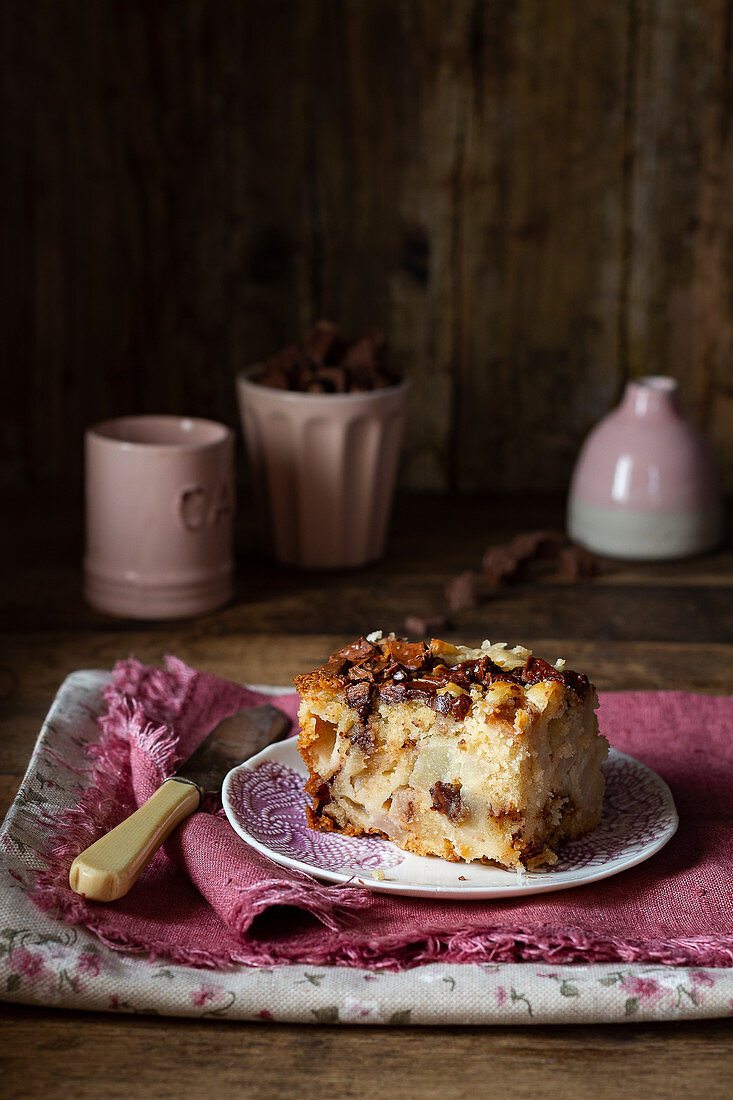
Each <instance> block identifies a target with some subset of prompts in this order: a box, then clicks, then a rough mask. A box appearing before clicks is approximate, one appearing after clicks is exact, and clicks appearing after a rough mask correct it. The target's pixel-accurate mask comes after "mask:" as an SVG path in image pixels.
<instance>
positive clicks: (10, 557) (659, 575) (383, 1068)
mask: <svg viewBox="0 0 733 1100" xmlns="http://www.w3.org/2000/svg"><path fill="white" fill-rule="evenodd" d="M62 499H63V498H62ZM4 503H5V508H4V512H3V514H4V515H5V516H9V515H12V516H15V517H17V522H16V523H15V525H14V529H13V533H14V536H15V537H14V540H13V542H12V545H11V546H9V547H6V548H5V551H4V565H5V567H6V568H7V574H6V581H7V584H6V593H5V602H6V606H5V609H4V611H3V612H2V613H1V617H0V624H1V625H2V628H3V630H4V633H3V640H2V647H3V649H2V653H1V654H0V754H1V756H0V807H1V808H2V812H3V813H4V812H5V809H6V808H7V806H8V804H9V803H10V801H11V799H12V797H13V795H14V794H15V792H16V790H17V787H18V784H19V781H20V779H21V776H22V774H23V772H24V770H25V766H26V763H27V760H28V757H29V755H30V752H31V749H32V746H33V743H34V740H35V738H36V736H37V733H38V730H39V727H40V723H41V720H42V718H43V716H44V714H45V712H46V710H47V709H48V706H49V704H50V702H51V699H52V697H53V694H54V692H55V691H56V688H57V687H58V685H59V683H60V681H61V680H62V679H63V678H64V677H65V676H66V675H67V674H68V673H69V672H71V671H72V670H73V669H77V668H100V667H102V668H108V667H110V666H111V665H112V663H113V662H114V661H115V660H116V659H117V658H119V657H123V656H126V655H127V654H128V653H130V652H134V653H135V654H136V655H137V656H138V657H140V658H141V659H143V660H145V661H151V662H156V661H159V660H160V659H161V657H162V656H163V654H164V653H166V652H175V653H177V654H178V655H179V656H181V657H182V658H183V659H184V660H186V661H189V662H191V663H192V664H194V665H196V666H198V667H200V668H204V669H207V670H210V671H212V672H217V673H219V674H221V675H223V676H228V677H231V678H232V679H235V680H243V681H244V680H248V681H255V682H256V681H260V682H271V683H274V682H277V683H282V684H287V683H288V682H289V680H290V679H291V678H292V676H293V675H295V673H296V672H298V671H299V670H301V669H303V668H307V667H310V666H312V665H314V664H315V663H316V662H317V661H319V660H320V659H321V658H323V657H324V656H325V655H326V654H327V653H329V652H330V651H331V650H332V649H334V648H335V647H337V646H338V645H339V644H341V643H343V642H344V641H346V640H347V639H349V638H351V637H352V636H354V635H355V634H358V633H361V632H365V631H369V630H372V629H375V628H377V627H381V628H395V629H398V630H399V629H402V628H403V623H404V619H405V616H406V614H415V613H425V612H430V611H434V610H436V609H440V608H441V607H442V605H443V590H444V587H445V584H446V581H447V580H449V579H450V578H451V577H452V576H453V575H455V574H456V573H458V572H459V571H462V570H465V569H469V568H477V567H478V565H479V562H480V559H481V554H482V551H483V549H484V548H485V546H486V545H487V544H488V543H490V542H498V541H501V540H503V539H504V538H506V537H508V536H509V535H510V534H512V533H513V532H516V531H518V530H528V529H533V528H538V527H555V528H557V527H560V526H561V524H562V509H561V505H560V503H559V502H557V501H552V500H550V501H548V500H546V499H536V500H532V499H528V498H522V499H516V498H515V499H503V500H489V499H486V498H481V499H467V498H461V499H456V498H445V499H442V498H432V497H407V498H404V499H402V500H400V502H399V506H398V508H397V509H396V513H395V514H396V520H395V527H394V533H393V538H392V541H391V545H390V548H389V553H388V556H387V558H386V560H385V561H384V562H382V563H380V564H378V565H374V566H370V567H368V568H366V569H363V570H359V571H356V572H344V573H336V574H323V575H322V574H315V573H313V574H307V573H299V572H296V571H290V570H285V569H282V568H279V567H277V566H275V565H272V564H268V563H266V562H263V561H262V560H261V559H260V558H259V557H258V556H257V554H256V553H255V552H254V551H253V550H252V549H251V543H252V540H251V538H250V532H249V531H248V530H247V526H246V524H244V525H243V526H242V529H241V530H240V531H239V532H238V545H239V546H240V551H239V554H238V580H237V593H236V599H235V601H234V602H233V604H232V605H231V606H230V607H227V608H225V609H223V610H222V611H219V612H216V613H215V614H212V615H208V616H206V617H204V618H202V619H199V620H196V621H193V622H184V623H171V622H165V623H163V622H156V623H151V624H141V623H134V622H129V621H121V620H114V619H110V618H106V617H104V616H102V615H99V614H97V613H96V612H94V611H92V610H91V609H89V608H88V607H86V606H85V604H84V603H83V600H82V597H81V576H80V566H79V561H80V555H81V523H80V510H79V507H78V503H75V502H73V501H71V502H68V503H66V504H63V505H61V504H59V498H58V497H57V496H56V495H54V494H48V495H46V496H42V495H40V494H36V495H35V496H34V497H32V496H29V495H26V494H24V495H23V496H18V497H16V498H13V497H12V496H10V495H8V494H6V496H5V498H4ZM730 541H731V540H730V539H728V542H727V545H728V546H730ZM732 610H733V552H731V550H730V549H726V550H722V551H720V552H718V553H715V554H713V555H710V556H707V557H705V558H701V559H698V560H695V561H690V562H685V563H675V564H666V565H644V566H641V565H630V564H621V563H610V562H608V563H603V568H602V572H601V575H600V576H599V577H597V578H596V579H594V580H592V581H587V582H584V583H582V584H569V583H562V582H559V581H557V580H556V579H554V578H553V577H552V576H551V575H549V574H548V573H546V572H544V573H542V574H541V575H537V576H535V577H533V578H532V579H530V580H528V581H526V582H524V583H522V584H518V585H516V586H513V587H511V588H507V589H506V590H505V591H503V592H501V593H500V594H499V595H494V596H490V595H489V594H488V593H487V594H484V598H483V599H482V601H481V602H480V604H479V606H478V607H477V608H476V609H475V610H472V611H463V612H460V613H458V614H456V615H454V616H453V621H452V624H451V627H450V628H449V629H447V630H446V631H445V632H444V633H445V635H446V636H447V637H452V638H456V639H464V640H469V641H471V640H473V641H478V640H480V639H482V638H484V637H486V636H488V637H490V638H491V639H492V640H505V639H506V640H512V641H517V642H522V643H526V644H528V645H530V646H532V647H533V648H535V649H536V650H537V651H539V652H546V653H548V654H550V655H560V656H563V657H565V658H566V659H567V661H568V664H569V665H570V666H574V667H577V668H581V669H583V670H585V671H587V672H588V673H589V674H590V675H591V677H592V679H593V680H594V681H595V682H596V684H597V685H598V687H599V688H600V689H601V690H603V689H606V690H608V689H612V690H613V689H622V688H636V689H645V688H649V689H654V688H664V687H669V686H670V685H675V686H677V687H684V688H687V689H689V690H691V691H701V692H729V691H731V690H732V689H733V682H732V680H733V676H732V673H731V669H733V641H732V639H733V629H732V624H731V611H732ZM0 1022H1V1024H2V1030H3V1038H2V1040H1V1041H0V1060H1V1061H2V1063H3V1064H4V1069H3V1074H4V1075H3V1076H2V1077H0V1082H2V1083H1V1084H0V1092H4V1093H5V1095H8V1096H15V1097H20V1096H23V1097H41V1096H44V1097H46V1096H54V1097H66V1096H69V1097H71V1096H74V1097H78V1098H79V1100H81V1098H85V1097H102V1098H105V1100H106V1098H107V1097H118V1096H119V1097H122V1096H124V1097H134V1098H144V1097H156V1098H160V1100H162V1098H165V1097H168V1096H171V1097H172V1096H179V1095H181V1094H186V1095H188V1096H191V1097H199V1096H201V1097H210V1096H211V1097H214V1096H219V1095H225V1093H226V1091H228V1090H230V1089H231V1090H232V1092H234V1093H235V1094H236V1095H246V1096H258V1097H262V1098H266V1097H290V1096H294V1097H295V1096H297V1097H303V1098H308V1097H314V1098H316V1097H317V1098H318V1100H321V1098H323V1097H336V1096H338V1097H350V1096H354V1097H357V1096H358V1097H363V1098H364V1100H370V1098H372V1097H374V1098H376V1097H380V1098H381V1097H384V1096H387V1097H389V1096H390V1095H392V1094H395V1093H396V1094H397V1095H403V1096H405V1097H407V1098H409V1097H413V1096H415V1097H416V1096H422V1095H425V1096H431V1097H432V1096H435V1097H440V1098H441V1100H449V1098H452V1097H470V1096H472V1095H476V1096H483V1095H506V1094H508V1093H510V1092H511V1093H512V1094H513V1095H516V1096H520V1097H524V1096H528V1097H529V1096H532V1097H533V1098H534V1097H563V1098H565V1097H567V1096H568V1095H570V1096H578V1097H582V1096H587V1095H588V1094H589V1093H590V1091H591V1090H593V1093H594V1095H595V1096H598V1097H605V1096H620V1095H628V1096H639V1095H641V1094H642V1093H643V1094H644V1095H645V1096H648V1097H650V1098H651V1097H660V1098H668V1097H670V1096H685V1097H698V1096H705V1097H706V1100H712V1098H714V1097H724V1096H725V1097H728V1096H730V1095H731V1094H732V1093H733V1057H732V1055H733V1046H732V1044H731V1026H730V1023H731V1022H730V1021H729V1020H715V1021H710V1022H701V1023H680V1024H651V1025H639V1024H628V1025H623V1026H621V1025H619V1026H594V1027H570V1026H562V1027H533V1028H520V1027H506V1028H501V1027H494V1028H491V1029H482V1028H445V1029H440V1028H404V1029H398V1028H382V1027H379V1028H376V1027H367V1028H353V1029H348V1028H339V1027H327V1026H312V1027H311V1026H309V1027H305V1026H303V1027H300V1026H289V1025H277V1026H273V1025H264V1024H242V1023H226V1022H220V1023H216V1024H214V1023H212V1022H204V1021H201V1022H200V1021H194V1020H176V1019H156V1018H154V1017H150V1018H143V1017H124V1018H120V1017H117V1016H108V1015H105V1014H101V1013H100V1014H96V1013H80V1012H63V1011H51V1010H44V1009H38V1008H26V1007H22V1006H15V1005H4V1006H0ZM620 1055H623V1062H621V1061H620ZM172 1067H176V1069H177V1072H174V1073H171V1068H172Z"/></svg>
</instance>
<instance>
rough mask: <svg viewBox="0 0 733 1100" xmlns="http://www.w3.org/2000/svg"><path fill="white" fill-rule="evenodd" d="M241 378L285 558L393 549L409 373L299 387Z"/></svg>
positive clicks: (261, 488)
mask: <svg viewBox="0 0 733 1100" xmlns="http://www.w3.org/2000/svg"><path fill="white" fill-rule="evenodd" d="M257 370H258V368H257V367H252V368H250V369H249V370H247V371H243V372H242V373H241V374H240V375H239V377H238V378H237V391H238V396H239V408H240V412H241V417H242V427H243V431H244V437H245V441H246V444H247V452H248V455H249V460H250V466H251V468H252V474H253V479H254V490H255V502H256V505H257V511H258V515H259V519H260V528H261V531H262V532H263V534H264V542H265V545H266V548H267V549H268V550H269V551H270V552H271V553H272V554H274V556H275V557H276V558H277V559H278V560H279V561H281V562H283V563H284V564H286V565H299V566H303V567H305V568H308V569H339V568H344V567H353V566H357V565H365V564H366V563H367V562H370V561H375V560H376V559H377V558H379V557H381V556H382V554H383V553H384V546H385V542H386V538H387V525H388V521H389V514H390V510H391V505H392V496H393V492H394V486H395V480H396V476H397V466H398V463H399V456H400V445H401V442H402V432H403V427H404V421H405V409H406V405H407V395H408V391H409V388H410V383H409V382H407V381H404V382H399V383H398V384H396V385H394V386H388V387H387V388H385V389H381V390H371V391H369V392H367V393H331V394H325V393H294V392H291V391H289V390H279V389H275V388H273V387H271V386H262V385H260V384H259V383H257V382H254V381H252V376H253V374H255V373H256V372H257Z"/></svg>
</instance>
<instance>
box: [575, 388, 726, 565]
mask: <svg viewBox="0 0 733 1100" xmlns="http://www.w3.org/2000/svg"><path fill="white" fill-rule="evenodd" d="M676 391H677V383H676V382H675V380H674V379H673V378H666V377H662V376H649V377H645V378H638V379H636V380H635V381H633V382H629V383H628V385H627V386H626V390H625V392H624V396H623V399H622V401H621V404H620V405H619V406H618V408H616V409H614V410H613V412H610V413H609V414H608V416H606V417H605V418H604V419H603V420H602V421H601V422H600V424H598V425H597V426H596V427H595V428H594V429H593V431H592V432H591V433H590V435H589V436H588V438H587V439H586V441H585V443H584V445H583V448H582V450H581V452H580V457H579V458H578V461H577V464H576V467H575V471H574V473H573V478H572V482H571V485H570V497H569V501H568V534H569V535H570V537H571V539H573V541H574V542H577V543H579V544H580V545H581V546H585V547H587V548H588V549H589V550H593V551H594V552H595V553H597V554H603V555H605V556H607V557H611V558H628V559H633V560H646V561H661V560H664V559H672V558H684V557H688V556H689V555H692V554H698V553H702V552H703V551H705V550H709V549H711V548H712V547H713V546H715V545H716V544H717V542H718V541H719V540H720V537H721V527H722V507H721V496H720V490H719V488H718V480H717V476H716V472H715V467H714V464H713V460H712V456H711V453H710V450H709V448H708V445H707V443H706V442H705V440H704V439H703V438H702V436H701V435H700V433H699V432H698V431H697V429H696V428H694V427H693V425H692V424H691V423H690V422H689V421H688V420H687V419H686V418H685V417H684V416H683V414H682V413H681V411H680V409H679V406H678V404H677V396H676Z"/></svg>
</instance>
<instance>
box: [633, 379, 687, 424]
mask: <svg viewBox="0 0 733 1100" xmlns="http://www.w3.org/2000/svg"><path fill="white" fill-rule="evenodd" d="M620 408H621V411H622V412H623V413H624V414H625V415H626V416H633V417H635V418H636V419H641V420H648V421H654V420H657V421H658V420H671V419H676V418H677V417H678V416H679V408H678V404H677V382H676V381H675V379H674V378H667V377H666V376H665V375H647V376H646V377H644V378H636V379H634V381H633V382H628V383H627V384H626V389H625V390H624V396H623V399H622V401H621V406H620Z"/></svg>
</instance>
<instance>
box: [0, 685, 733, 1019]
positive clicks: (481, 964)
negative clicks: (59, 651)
mask: <svg viewBox="0 0 733 1100" xmlns="http://www.w3.org/2000/svg"><path fill="white" fill-rule="evenodd" d="M108 680H109V674H105V673H93V672H81V673H76V674H74V675H73V676H71V677H70V678H69V679H68V680H67V681H66V683H65V684H64V686H63V687H62V689H61V691H60V693H59V696H58V697H57V700H56V702H55V704H54V707H53V709H52V711H51V713H50V714H49V717H48V719H47V721H46V723H45V725H44V729H43V731H42V734H41V738H40V739H39V742H38V744H37V746H36V749H35V752H34V755H33V758H32V760H31V764H30V767H29V770H28V773H27V775H26V777H25V779H24V782H23V784H22V787H21V790H20V792H19V795H18V797H17V798H16V801H15V803H14V805H13V807H12V808H11V811H10V812H9V814H8V817H7V819H6V822H5V824H4V826H3V830H2V834H1V850H2V856H1V857H0V992H2V993H3V995H4V997H5V998H6V999H8V1000H16V1001H21V1002H24V1003H31V1004H32V1003H38V1004H55V1005H59V1006H64V1007H77V1008H89V1009H108V1010H112V1011H127V1012H159V1013H167V1014H172V1015H193V1016H207V1017H211V1018H213V1019H217V1018H230V1019H231V1018H238V1019H260V1020H280V1021H296V1022H313V1023H319V1022H320V1023H336V1022H341V1023H387V1024H408V1023H415V1024H428V1023H466V1024H476V1023H509V1022H513V1023H514V1022H515V1023H523V1024H531V1023H543V1022H555V1023H560V1022H570V1021H572V1022H602V1021H624V1020H639V1019H650V1020H669V1019H686V1018H700V1017H706V1016H707V1017H710V1016H721V1015H728V1014H732V1013H733V972H731V971H730V970H728V969H726V968H722V967H718V968H713V967H705V966H690V967H679V966H677V967H675V966H668V965H667V966H665V965H655V964H654V963H653V962H647V963H630V962H614V963H606V964H592V965H578V964H576V965H556V964H553V963H548V962H547V961H541V962H523V963H512V962H493V961H486V960H480V961H478V962H477V963H474V964H470V965H465V964H456V963H451V962H431V963H428V964H426V965H422V966H419V967H416V968H414V969H409V970H405V971H403V972H401V973H390V972H387V971H386V970H384V969H381V968H380V967H379V966H378V965H371V966H369V965H362V966H355V967H352V968H344V967H334V966H329V965H309V964H307V963H306V964H294V965H289V966H272V965H261V966H258V967H256V968H253V967H245V966H240V967H236V968H234V969H231V970H229V971H226V972H225V971H221V970H219V969H211V968H210V966H209V967H208V968H207V967H203V966H202V967H196V966H191V965H185V966H184V965H179V964H177V963H175V962H171V961H169V960H167V959H158V960H149V959H148V958H147V957H140V956H135V955H130V954H127V953H121V952H119V951H114V950H111V949H110V948H109V947H108V946H106V945H105V944H104V943H103V942H101V941H100V939H99V938H98V937H97V936H95V935H94V934H93V933H91V932H90V931H88V930H87V929H86V928H84V927H72V926H70V925H68V924H65V923H63V922H61V921H58V920H54V919H53V918H51V917H50V916H47V915H46V914H44V913H43V912H41V911H39V910H38V909H37V908H36V906H34V905H33V904H32V903H31V901H30V899H29V896H28V887H29V885H30V884H31V883H32V879H33V872H34V871H35V870H38V869H41V868H42V867H43V861H42V860H41V858H40V856H39V854H38V853H39V850H40V849H41V848H42V847H43V845H44V842H45V838H46V836H47V834H48V829H49V822H50V821H52V820H53V819H54V818H56V817H58V815H59V814H60V813H62V812H64V811H67V810H68V809H69V808H70V807H73V806H74V805H75V804H76V803H77V802H78V800H79V795H80V787H81V786H83V784H84V782H85V781H86V774H85V771H84V769H85V768H86V766H87V764H88V760H87V752H86V750H87V748H88V745H89V744H93V743H94V742H95V741H96V740H97V738H98V736H99V731H98V728H97V722H96V719H97V716H98V714H99V712H100V709H101V696H102V692H103V690H104V687H105V685H106V684H107V682H108Z"/></svg>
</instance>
